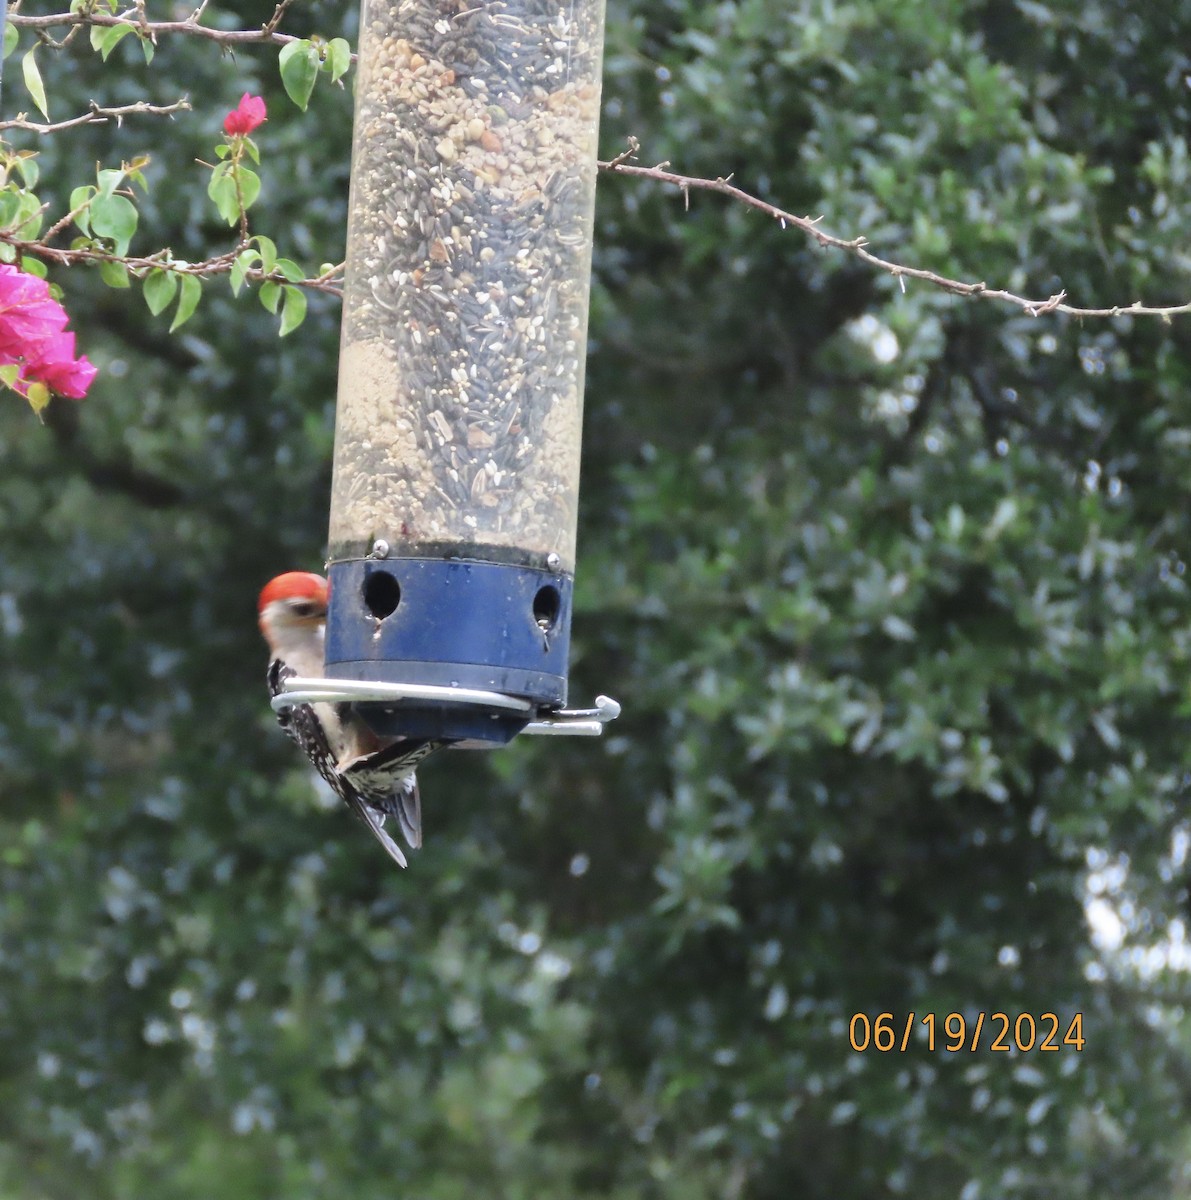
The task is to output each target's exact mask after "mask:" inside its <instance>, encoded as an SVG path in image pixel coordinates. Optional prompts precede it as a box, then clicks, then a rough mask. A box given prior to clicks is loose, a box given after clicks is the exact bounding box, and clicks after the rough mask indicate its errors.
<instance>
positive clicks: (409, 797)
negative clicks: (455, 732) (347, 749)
mask: <svg viewBox="0 0 1191 1200" xmlns="http://www.w3.org/2000/svg"><path fill="white" fill-rule="evenodd" d="M442 744H443V743H442V742H427V741H411V740H410V739H400V740H398V741H396V742H393V743H392V744H390V745H388V746H386V747H384V748H383V749H382V750H378V751H376V752H375V753H373V754H362V755H360V756H358V757H357V758H354V759H351V760H350V761H348V762H342V763H340V764H339V773H340V774H341V775H342V776H343V777H344V779H345V780H346V781H347V782H348V783H350V785H351V786H352V788H354V789H355V790H356V791H357V792H358V793H359V794H360V796H361V797H362V798H363V799H364V801H365V802H366V803H367V804H368V805H370V806H371V807H372V808H374V809H377V810H378V811H379V812H381V813H384V814H385V815H386V816H393V817H396V818H397V823H398V826H399V827H400V829H401V836H402V837H404V838H405V840H406V841H407V842H408V843H409V844H410V846H411V847H412V848H413V849H415V850H417V849H418V848H419V847H420V846H421V845H422V796H421V793H420V792H419V790H418V781H417V778H416V776H415V775H414V766H415V765H416V764H417V763H420V762H421V761H422V760H423V759H424V758H426V757H427V756H428V755H430V754H433V753H434V751H435V750H437V749H439V748H440V747H441V746H442Z"/></svg>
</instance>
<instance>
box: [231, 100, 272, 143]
mask: <svg viewBox="0 0 1191 1200" xmlns="http://www.w3.org/2000/svg"><path fill="white" fill-rule="evenodd" d="M264 121H265V102H264V100H262V99H261V98H260V96H252V95H249V93H248V92H245V93H244V95H243V96H241V97H240V103H239V105H237V107H235V108H234V109H232V111H231V112H230V113H228V114H227V116H226V117H224V119H223V132H224V133H226V134H227V135H228V136H229V137H236V136H238V135H243V134H249V133H251V132H252V131H253V130H254V129H256V128H257V126H258V125H262V124H264Z"/></svg>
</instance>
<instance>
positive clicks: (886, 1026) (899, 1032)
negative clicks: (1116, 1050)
mask: <svg viewBox="0 0 1191 1200" xmlns="http://www.w3.org/2000/svg"><path fill="white" fill-rule="evenodd" d="M1084 1041H1085V1039H1084V1036H1083V1013H1076V1014H1075V1015H1074V1016H1072V1017H1060V1016H1059V1015H1058V1013H1052V1012H1044V1013H1038V1014H1037V1015H1035V1014H1033V1013H1025V1012H1023V1013H1003V1012H990V1013H986V1012H977V1013H971V1014H964V1013H960V1012H949V1013H946V1014H940V1013H933V1012H928V1013H921V1014H919V1013H915V1012H911V1013H907V1014H906V1015H905V1016H904V1017H903V1016H896V1015H895V1014H893V1013H890V1012H883V1013H878V1014H877V1015H876V1016H874V1017H870V1016H869V1015H868V1014H867V1013H862V1012H858V1013H855V1014H854V1015H853V1017H852V1019H851V1021H849V1022H848V1044H849V1045H850V1046H851V1047H852V1049H853V1050H855V1051H856V1052H857V1053H859V1054H863V1053H864V1052H866V1051H872V1050H876V1051H878V1052H879V1053H881V1054H888V1053H889V1052H890V1051H894V1052H897V1053H901V1054H904V1053H906V1051H907V1050H909V1049H910V1047H911V1045H918V1046H925V1048H926V1049H927V1050H929V1051H935V1050H944V1051H946V1052H947V1053H948V1054H959V1053H960V1052H962V1051H966V1052H967V1053H969V1054H975V1053H976V1051H977V1050H990V1051H994V1052H1000V1053H1004V1054H1008V1053H1009V1052H1010V1051H1011V1050H1016V1051H1018V1052H1019V1053H1021V1054H1028V1053H1029V1052H1030V1051H1032V1050H1037V1051H1039V1052H1041V1053H1046V1052H1051V1053H1057V1052H1058V1051H1059V1050H1076V1051H1079V1050H1082V1049H1083V1048H1084Z"/></svg>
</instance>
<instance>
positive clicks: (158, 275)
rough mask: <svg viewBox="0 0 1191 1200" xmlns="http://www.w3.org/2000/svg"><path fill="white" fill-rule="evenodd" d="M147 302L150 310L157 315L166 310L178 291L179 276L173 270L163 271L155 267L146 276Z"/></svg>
mask: <svg viewBox="0 0 1191 1200" xmlns="http://www.w3.org/2000/svg"><path fill="white" fill-rule="evenodd" d="M144 291H145V303H146V304H147V305H148V306H149V311H150V312H151V313H152V314H153V315H154V316H157V314H158V313H162V312H165V310H166V309H167V308H168V307H169V305H170V301H171V300H173V298H174V296H175V294H176V293H177V291H178V276H177V275H175V274H174V272H173V271H163V270H161V268H160V267H155V268H154V269H153V270H152V271H150V272H149V274H148V275H146V276H145V283H144Z"/></svg>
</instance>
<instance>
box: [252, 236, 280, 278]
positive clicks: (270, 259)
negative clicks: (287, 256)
mask: <svg viewBox="0 0 1191 1200" xmlns="http://www.w3.org/2000/svg"><path fill="white" fill-rule="evenodd" d="M252 240H253V241H254V242H255V243H256V244H257V245H258V246H259V247H260V252H261V270H262V271H263V272H264V274H266V275H272V274H273V268H274V267H275V266H276V265H277V247H276V246H275V245H274V244H273V239H272V238H267V237H265V235H264V234H263V233H258V234H257V235H256V237H254V238H253V239H252Z"/></svg>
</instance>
